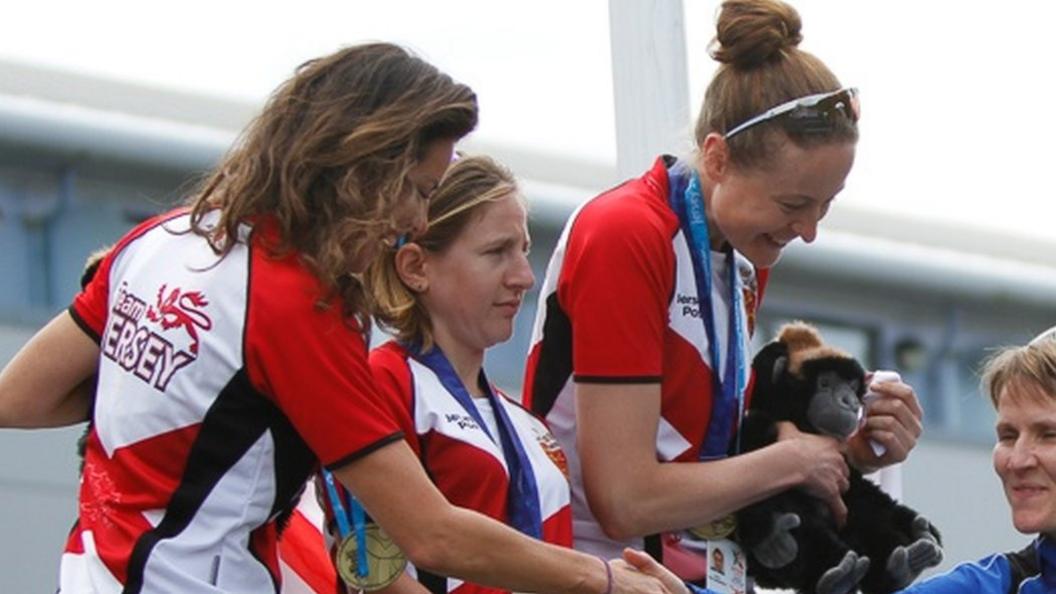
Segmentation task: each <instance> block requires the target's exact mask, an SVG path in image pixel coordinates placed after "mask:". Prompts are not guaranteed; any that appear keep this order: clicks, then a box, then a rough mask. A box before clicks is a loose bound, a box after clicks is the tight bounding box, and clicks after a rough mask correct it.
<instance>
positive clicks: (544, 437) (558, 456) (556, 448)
mask: <svg viewBox="0 0 1056 594" xmlns="http://www.w3.org/2000/svg"><path fill="white" fill-rule="evenodd" d="M535 439H536V441H538V442H539V447H540V448H542V449H543V452H545V453H546V457H547V458H550V461H551V462H553V463H554V466H556V467H557V469H558V470H560V471H561V474H563V475H565V479H566V480H571V478H570V477H569V474H568V458H566V457H565V452H564V451H563V450H562V449H561V446H560V445H558V443H557V440H556V439H554V436H553V435H551V434H550V432H549V431H543V432H541V433H540V432H536V434H535Z"/></svg>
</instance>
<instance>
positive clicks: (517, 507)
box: [403, 343, 543, 538]
mask: <svg viewBox="0 0 1056 594" xmlns="http://www.w3.org/2000/svg"><path fill="white" fill-rule="evenodd" d="M403 347H404V348H405V349H406V350H407V352H408V353H409V354H410V355H411V356H412V357H413V358H414V359H415V360H416V361H418V362H419V363H421V364H422V365H425V366H426V367H428V368H429V369H430V370H432V372H433V373H435V374H436V377H437V378H439V379H440V383H441V384H443V386H444V388H445V389H446V390H447V391H448V392H449V393H450V394H451V396H452V397H453V398H454V399H455V400H456V401H457V402H458V403H459V404H461V405H462V408H463V409H465V411H466V412H467V413H469V415H470V416H471V417H473V420H474V421H475V422H476V423H477V425H478V426H479V427H480V430H481V431H483V432H484V434H485V435H487V436H488V438H489V439H491V441H492V442H493V443H495V444H497V445H499V446H500V447H501V448H502V454H503V457H504V458H505V460H506V468H507V469H508V471H509V474H510V486H509V489H507V493H506V510H507V516H508V517H509V525H510V526H512V527H514V528H516V529H517V530H519V531H521V532H522V533H524V534H527V535H528V536H531V537H533V538H542V534H543V520H542V513H541V512H540V509H539V488H538V486H537V485H536V482H535V473H534V472H532V465H531V462H530V461H529V460H528V454H527V452H525V450H524V445H523V444H522V443H521V440H520V439H518V437H517V431H516V429H515V428H514V426H513V421H512V420H511V419H510V416H509V414H508V413H507V412H506V408H505V407H504V406H503V405H502V403H501V402H499V398H498V396H496V395H495V392H494V391H493V390H492V389H491V384H490V383H489V382H488V379H487V377H485V375H484V370H481V371H480V377H479V378H478V382H479V384H480V387H481V389H483V390H484V392H485V395H486V396H487V398H488V401H489V402H490V403H491V408H492V410H494V411H495V421H496V425H497V426H498V430H499V439H498V440H496V439H495V436H494V435H492V434H491V431H490V430H489V429H488V425H487V423H485V422H484V418H483V417H482V416H481V414H480V411H478V410H477V406H476V405H475V404H474V403H473V397H472V396H470V395H469V391H468V390H467V389H466V386H464V385H463V384H462V380H461V379H459V377H458V374H457V373H456V372H455V369H454V367H452V366H451V362H450V361H448V359H447V357H446V356H445V355H444V353H443V351H442V350H440V347H439V346H438V345H435V344H434V345H433V348H431V349H429V351H427V352H422V349H421V345H419V344H417V343H415V344H409V345H408V344H404V345H403Z"/></svg>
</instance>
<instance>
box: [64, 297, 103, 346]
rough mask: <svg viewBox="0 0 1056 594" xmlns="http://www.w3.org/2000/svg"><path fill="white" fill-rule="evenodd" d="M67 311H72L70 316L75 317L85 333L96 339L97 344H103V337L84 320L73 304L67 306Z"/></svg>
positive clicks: (74, 319) (78, 325)
mask: <svg viewBox="0 0 1056 594" xmlns="http://www.w3.org/2000/svg"><path fill="white" fill-rule="evenodd" d="M66 311H68V312H70V317H71V318H73V322H74V323H75V324H77V327H78V328H80V329H81V330H83V331H84V333H85V334H87V335H88V337H89V338H91V339H92V340H94V341H95V343H96V344H102V342H103V337H102V336H100V335H98V334H96V333H95V330H94V329H92V327H91V326H89V325H88V322H86V321H84V318H82V317H81V314H79V313H77V310H76V309H74V307H73V306H72V305H71V306H69V307H67V308H66Z"/></svg>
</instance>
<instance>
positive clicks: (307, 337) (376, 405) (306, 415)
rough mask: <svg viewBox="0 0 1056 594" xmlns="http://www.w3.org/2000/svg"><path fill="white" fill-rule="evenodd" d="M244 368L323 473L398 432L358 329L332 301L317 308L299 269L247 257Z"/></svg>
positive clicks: (310, 282) (313, 288)
mask: <svg viewBox="0 0 1056 594" xmlns="http://www.w3.org/2000/svg"><path fill="white" fill-rule="evenodd" d="M253 266H254V268H255V270H254V272H253V278H252V280H251V281H250V304H249V314H248V320H247V325H246V338H245V341H246V368H247V372H248V374H249V378H250V381H251V382H252V384H253V385H254V386H255V387H256V388H257V389H258V390H260V391H261V392H263V393H264V394H265V395H266V396H268V397H270V398H272V399H273V401H274V402H275V404H276V405H277V406H278V407H279V409H281V410H282V412H283V413H284V414H285V415H286V417H287V418H288V419H289V420H290V422H291V423H292V424H293V426H294V428H295V429H296V430H297V432H298V434H300V436H301V437H302V438H303V439H304V441H305V442H306V443H307V444H308V447H310V448H311V449H312V451H314V452H315V455H316V456H318V458H319V460H320V462H321V463H322V464H323V465H324V466H326V467H327V468H330V469H331V470H333V469H336V468H339V467H341V466H343V465H344V464H347V463H349V462H351V461H353V460H356V459H358V458H360V457H362V456H365V455H367V454H369V453H371V452H373V451H375V450H377V449H379V448H381V447H383V446H385V445H387V444H389V443H392V442H393V441H396V440H398V439H400V438H402V437H403V434H402V433H401V431H400V428H399V426H398V425H397V424H396V422H395V421H394V420H393V418H392V415H391V414H390V412H389V411H388V410H387V409H386V408H385V407H384V406H382V405H381V403H380V399H379V397H378V393H377V390H376V389H375V386H374V379H373V376H372V375H371V373H370V367H369V366H368V364H367V348H366V344H365V343H364V341H363V337H362V335H361V334H360V332H359V329H358V327H356V326H355V325H354V324H351V323H350V322H348V321H346V320H344V319H343V318H342V316H341V314H340V311H341V308H340V305H339V304H336V303H333V304H331V305H330V307H327V308H319V307H317V306H316V300H317V299H318V297H319V294H320V292H319V287H318V284H317V283H315V281H314V278H313V277H311V275H310V274H309V273H308V272H307V271H306V270H304V269H303V267H302V266H299V265H293V264H290V263H289V261H288V260H287V261H286V262H285V265H283V264H282V263H276V262H274V261H270V260H269V259H267V258H259V257H258V258H255V259H254V263H253Z"/></svg>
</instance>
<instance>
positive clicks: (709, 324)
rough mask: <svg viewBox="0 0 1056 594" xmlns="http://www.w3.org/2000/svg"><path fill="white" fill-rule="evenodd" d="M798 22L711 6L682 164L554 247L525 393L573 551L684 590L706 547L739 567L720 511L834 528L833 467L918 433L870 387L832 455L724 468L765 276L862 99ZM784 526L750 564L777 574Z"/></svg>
mask: <svg viewBox="0 0 1056 594" xmlns="http://www.w3.org/2000/svg"><path fill="white" fill-rule="evenodd" d="M800 26H801V23H800V19H799V15H798V13H797V12H796V11H795V9H793V8H792V7H791V6H789V5H787V4H785V3H783V2H780V1H778V0H729V1H727V2H724V3H723V5H722V9H721V12H720V13H719V16H718V23H717V30H718V32H717V37H716V40H715V42H714V43H713V46H712V56H713V57H714V58H715V59H716V60H718V61H719V62H720V63H721V65H720V67H719V69H718V70H717V71H716V73H715V75H714V78H713V79H712V81H711V83H710V85H709V87H708V89H707V93H706V95H705V98H704V103H703V106H702V108H701V112H700V116H699V118H698V119H697V124H696V150H695V152H694V153H693V154H692V155H691V156H689V157H688V158H681V159H680V158H675V157H671V156H663V157H661V158H659V159H657V161H656V163H655V165H654V166H653V168H652V169H651V170H650V171H648V172H646V174H645V175H644V176H642V177H641V178H638V179H634V180H630V181H628V182H626V183H624V184H622V185H620V186H618V187H616V188H614V189H612V190H610V191H608V192H605V193H603V194H602V195H600V196H598V197H597V198H595V199H593V200H591V201H589V202H587V203H586V204H585V205H583V206H582V207H581V208H580V209H579V210H577V211H576V213H575V214H574V215H573V217H572V219H571V220H570V221H569V222H568V224H567V225H566V227H565V230H564V233H563V234H562V237H561V239H560V241H559V244H558V247H557V249H556V250H555V252H554V256H553V259H552V260H551V263H550V266H549V268H548V271H547V278H546V279H545V281H544V283H543V287H542V290H541V297H540V299H539V310H538V314H537V317H536V324H535V332H534V336H533V347H532V350H531V352H530V355H529V360H528V368H527V373H526V380H525V386H524V392H525V398H526V401H527V402H528V403H529V404H530V406H531V408H532V409H533V410H534V411H535V412H537V413H539V414H542V415H545V417H546V420H547V422H548V423H549V425H550V428H551V430H553V432H554V435H555V436H556V437H557V440H558V442H559V443H560V444H561V447H562V448H563V449H564V450H565V453H566V455H567V456H568V459H569V468H570V470H571V475H572V484H573V501H572V509H573V525H574V534H575V538H576V547H577V548H580V549H582V550H585V551H588V552H592V553H595V554H600V555H603V556H604V555H611V554H615V553H617V552H618V551H620V550H621V549H622V548H623V547H624V546H632V547H635V548H639V549H642V548H645V549H646V550H649V551H651V552H653V553H654V554H655V555H656V556H658V557H659V556H660V555H661V551H663V554H664V561H665V563H667V564H669V565H671V566H675V562H676V561H679V560H681V561H684V562H683V563H681V564H680V566H679V568H680V571H681V575H683V577H687V578H691V579H694V580H702V581H703V580H707V578H708V576H707V572H708V566H707V563H706V559H707V555H708V552H709V551H711V550H715V549H722V550H723V551H724V555H725V556H726V557H727V558H734V557H735V556H736V554H738V553H739V551H736V550H735V547H736V544H735V543H733V542H732V541H731V539H730V538H727V537H728V536H730V535H731V534H732V533H733V531H734V530H735V528H736V526H735V524H734V523H733V522H732V520H733V517H732V513H733V512H734V511H736V510H738V509H739V508H741V507H744V506H746V505H748V504H750V503H753V502H756V501H759V500H762V499H764V498H766V497H769V496H771V495H773V494H775V493H778V492H780V491H783V490H785V489H789V488H801V489H804V490H806V491H807V492H808V493H811V494H812V495H814V496H816V497H818V498H821V499H822V500H824V501H826V502H828V503H829V504H830V507H831V508H832V510H833V515H834V518H835V519H836V521H842V520H843V518H844V516H845V514H846V508H845V507H844V506H843V503H842V501H841V499H840V493H841V491H843V490H845V489H846V488H847V474H848V469H847V463H846V462H845V460H844V456H845V455H846V456H848V457H849V460H850V463H852V464H854V465H855V466H857V467H859V468H863V469H874V468H878V467H880V466H884V465H887V464H891V463H893V462H897V461H900V460H902V459H904V458H905V457H906V455H907V452H909V450H910V449H912V448H913V447H914V445H915V444H916V440H917V437H918V436H919V435H920V432H921V420H920V419H921V410H920V407H919V404H918V402H917V398H916V396H915V394H914V392H913V390H912V389H911V388H910V387H909V386H907V385H905V384H902V383H900V382H891V383H882V384H878V385H877V386H876V387H875V388H874V389H875V390H876V391H877V392H879V393H882V394H883V395H884V396H885V397H884V398H880V399H878V400H877V401H876V402H875V403H874V404H873V405H872V408H871V410H870V415H869V417H868V420H867V422H866V424H865V426H864V429H863V430H862V431H860V432H859V433H858V434H857V435H856V436H855V438H853V440H852V443H851V447H850V449H849V450H848V451H846V452H844V451H841V447H840V445H839V444H838V443H837V442H836V440H834V439H831V438H827V437H821V436H814V435H805V434H800V433H799V432H797V431H796V430H795V428H794V427H792V426H791V425H787V426H785V427H783V429H782V431H781V435H780V440H779V441H778V442H777V443H776V444H774V445H772V446H770V447H766V448H763V449H761V450H758V451H754V452H751V453H748V454H744V455H735V456H727V454H728V449H729V447H730V445H731V438H732V437H733V436H734V435H735V433H736V430H737V427H738V423H739V419H740V415H741V413H742V411H743V410H744V409H745V399H746V390H747V387H748V386H749V369H750V356H749V354H748V345H749V337H750V335H751V333H752V331H753V326H754V316H755V311H756V307H757V305H758V303H759V302H760V300H761V299H762V295H763V288H764V287H765V284H766V278H767V271H768V268H769V267H770V266H772V265H773V264H775V263H776V262H777V260H778V258H779V256H780V254H781V251H782V249H783V248H784V247H785V246H786V245H787V244H788V243H790V242H792V241H794V240H796V239H802V240H803V241H804V242H807V243H810V242H812V241H813V240H814V238H815V236H816V235H817V226H818V223H819V221H820V220H821V219H822V218H823V217H824V216H825V214H826V212H828V209H829V207H830V206H831V204H832V202H833V199H834V198H835V197H836V195H837V194H838V193H839V192H840V190H842V189H843V185H844V180H845V178H846V177H847V174H848V172H849V171H850V169H851V165H852V163H853V161H854V153H855V144H856V142H857V139H858V127H857V120H858V98H857V93H856V91H855V90H854V89H853V88H846V87H843V86H842V85H841V84H840V82H839V81H838V80H837V79H836V77H835V76H834V75H833V74H832V72H830V70H829V69H828V68H827V67H826V66H825V65H824V64H823V63H822V62H821V60H819V59H818V58H816V57H814V56H813V55H811V54H808V53H806V52H804V51H801V50H800V49H798V48H797V45H798V44H799V42H800V40H801V39H802V36H801V35H800ZM870 440H871V441H875V442H877V443H878V444H879V445H880V446H883V447H884V448H885V453H883V454H882V455H878V454H876V453H874V452H873V450H871V449H870V446H869V441H870ZM733 443H735V442H733ZM878 451H879V450H878ZM792 524H793V522H792V521H791V520H790V519H784V520H782V521H781V522H779V523H775V526H774V531H773V533H772V534H771V535H770V536H771V538H769V539H768V540H767V542H766V546H763V547H759V548H758V550H753V551H748V553H749V554H750V555H754V556H755V557H756V558H757V559H758V558H760V557H765V558H766V562H768V563H776V564H778V565H777V566H781V564H784V563H788V562H790V561H791V557H790V556H789V553H790V552H791V555H792V556H794V554H795V550H794V548H791V549H790V548H789V547H786V546H785V545H786V544H788V543H789V540H790V538H789V534H788V531H789V530H792V529H793V528H794V526H793V525H792ZM688 529H693V530H692V532H688V531H687V530H688ZM662 533H668V534H669V536H668V537H666V538H665V539H664V545H665V546H663V547H662V546H661V538H660V536H659V535H660V534H662ZM792 544H793V545H794V543H792ZM873 562H874V563H877V564H880V565H883V564H884V563H885V562H886V560H880V559H877V560H873ZM866 563H867V562H865V563H863V562H861V560H859V559H846V560H845V563H842V564H841V565H840V566H839V567H835V568H833V571H834V574H833V581H834V582H838V583H840V584H841V586H840V588H841V589H842V588H847V589H850V588H853V585H854V582H855V580H856V578H860V577H861V574H862V572H864V566H865V565H866ZM919 570H920V568H915V567H914V568H908V569H907V574H909V573H912V572H914V571H917V572H919ZM727 578H729V576H727ZM743 578H744V576H743V574H742V575H741V576H740V579H741V580H743ZM707 581H708V583H709V585H710V584H711V582H712V580H707ZM723 581H724V582H725V583H727V584H728V583H730V580H729V579H726V580H723ZM819 591H820V590H819ZM833 591H836V590H833ZM842 591H847V590H846V589H844V590H842Z"/></svg>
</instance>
